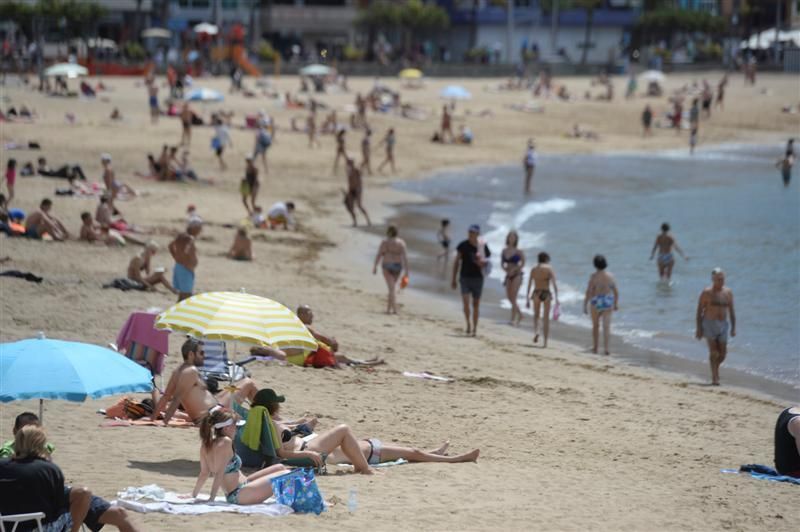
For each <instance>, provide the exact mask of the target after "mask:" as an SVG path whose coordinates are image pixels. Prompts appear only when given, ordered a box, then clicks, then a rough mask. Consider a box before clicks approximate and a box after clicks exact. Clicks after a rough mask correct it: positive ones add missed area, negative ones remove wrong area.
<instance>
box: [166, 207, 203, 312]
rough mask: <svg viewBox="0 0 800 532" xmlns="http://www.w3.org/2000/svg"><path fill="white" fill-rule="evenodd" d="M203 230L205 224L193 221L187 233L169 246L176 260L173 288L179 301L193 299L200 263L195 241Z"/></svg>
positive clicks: (176, 238)
mask: <svg viewBox="0 0 800 532" xmlns="http://www.w3.org/2000/svg"><path fill="white" fill-rule="evenodd" d="M202 230H203V222H201V221H200V220H199V219H195V220H191V221H190V222H189V226H188V227H187V228H186V232H184V233H181V234H179V235H178V236H176V237H175V240H173V241H172V242H170V244H169V252H170V254H171V255H172V258H173V259H175V267H174V268H173V270H172V286H173V287H175V289H176V290H177V291H178V301H183V300H184V299H186V298H188V297H191V296H192V292H193V291H194V273H195V270H196V269H197V264H198V262H199V260H198V258H197V247H196V246H195V239H196V238H197V235H199V234H200V231H202Z"/></svg>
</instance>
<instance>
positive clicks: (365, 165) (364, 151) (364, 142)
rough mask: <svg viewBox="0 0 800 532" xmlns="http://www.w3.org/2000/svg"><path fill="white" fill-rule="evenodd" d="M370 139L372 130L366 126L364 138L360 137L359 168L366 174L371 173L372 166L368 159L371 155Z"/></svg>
mask: <svg viewBox="0 0 800 532" xmlns="http://www.w3.org/2000/svg"><path fill="white" fill-rule="evenodd" d="M371 140H372V130H371V129H370V128H367V130H366V131H365V132H364V138H363V139H361V166H360V167H359V170H361V173H362V174H363V173H364V171H366V172H367V175H372V166H371V165H370V162H369V159H370V155H371V153H370V152H371V147H370V142H371Z"/></svg>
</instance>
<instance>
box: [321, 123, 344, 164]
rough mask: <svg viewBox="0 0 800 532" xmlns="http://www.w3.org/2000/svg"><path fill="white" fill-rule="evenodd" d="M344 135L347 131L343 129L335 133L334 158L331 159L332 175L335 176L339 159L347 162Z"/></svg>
mask: <svg viewBox="0 0 800 532" xmlns="http://www.w3.org/2000/svg"><path fill="white" fill-rule="evenodd" d="M323 131H324V129H323ZM346 134H347V130H346V129H344V128H342V129H340V130H339V131H337V132H336V157H335V158H334V159H333V175H336V172H337V170H339V158H340V157H341V158H342V159H344V160H345V161H346V160H347V147H346V146H345V142H346V139H345V135H346Z"/></svg>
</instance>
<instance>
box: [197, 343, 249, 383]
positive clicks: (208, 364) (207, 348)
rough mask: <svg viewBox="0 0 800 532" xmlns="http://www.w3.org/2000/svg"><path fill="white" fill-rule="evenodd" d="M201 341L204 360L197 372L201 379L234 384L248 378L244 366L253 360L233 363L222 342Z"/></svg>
mask: <svg viewBox="0 0 800 532" xmlns="http://www.w3.org/2000/svg"><path fill="white" fill-rule="evenodd" d="M201 340H202V342H203V351H204V352H205V360H204V361H203V366H202V367H201V368H199V371H200V374H201V375H202V376H203V378H205V379H208V378H209V377H212V378H215V379H217V380H227V381H230V382H236V381H239V380H242V379H244V378H245V377H249V376H250V373H249V372H248V371H247V369H245V367H244V365H245V364H248V363H250V362H252V361H253V360H255V358H253V357H249V358H247V359H245V360H242V361H240V362H236V363H234V362H231V361H230V360H229V359H228V348H227V345H226V344H225V342H224V341H222V340H205V339H201Z"/></svg>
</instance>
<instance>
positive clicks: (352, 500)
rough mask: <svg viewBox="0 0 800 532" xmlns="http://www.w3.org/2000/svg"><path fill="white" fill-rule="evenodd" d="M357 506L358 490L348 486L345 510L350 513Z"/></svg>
mask: <svg viewBox="0 0 800 532" xmlns="http://www.w3.org/2000/svg"><path fill="white" fill-rule="evenodd" d="M356 508H358V492H357V491H356V489H355V488H350V495H349V496H348V497H347V511H348V512H350V513H351V514H353V513H355V512H356Z"/></svg>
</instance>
